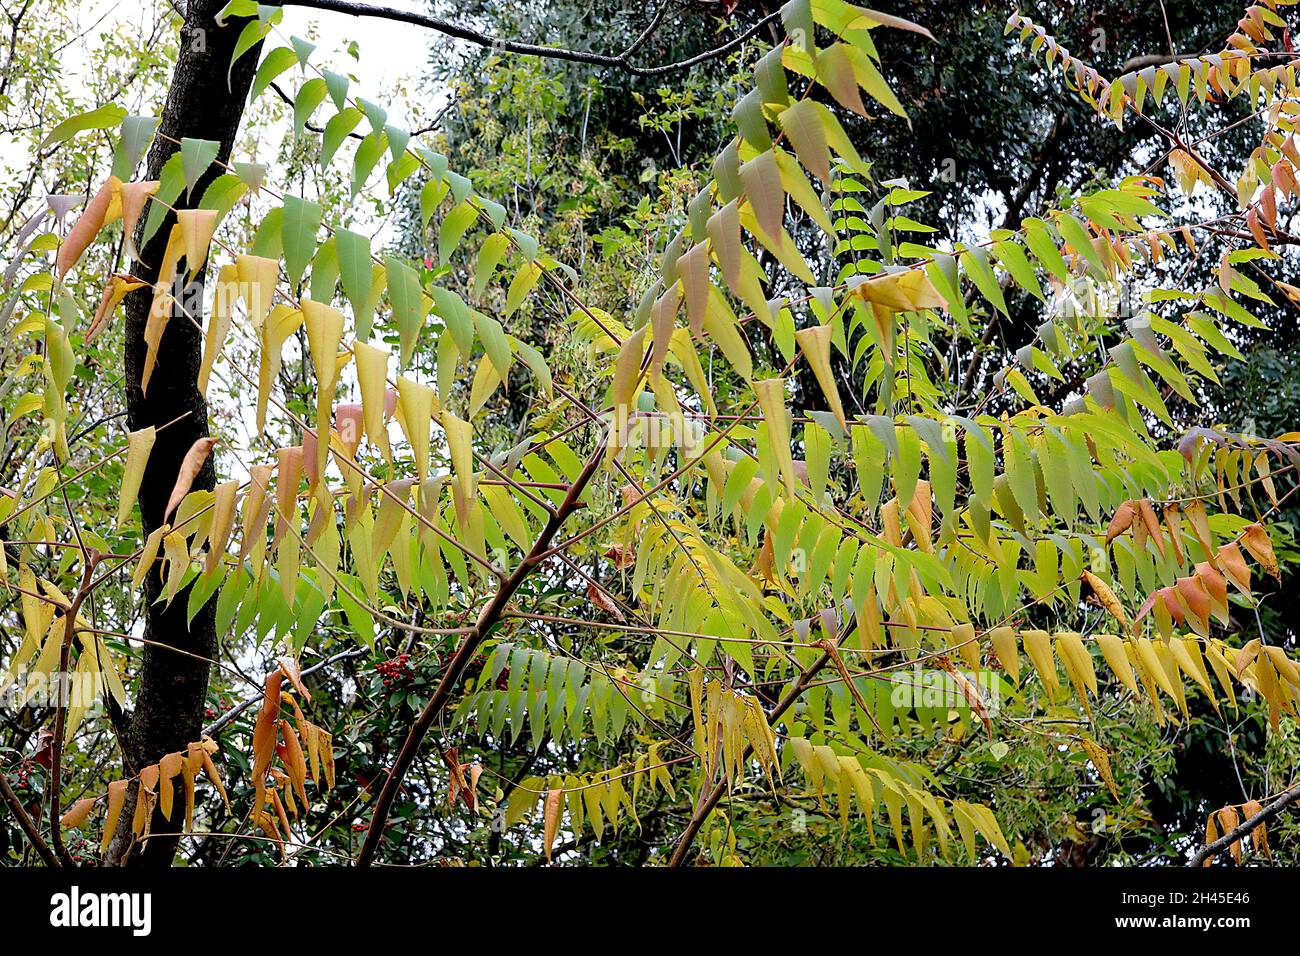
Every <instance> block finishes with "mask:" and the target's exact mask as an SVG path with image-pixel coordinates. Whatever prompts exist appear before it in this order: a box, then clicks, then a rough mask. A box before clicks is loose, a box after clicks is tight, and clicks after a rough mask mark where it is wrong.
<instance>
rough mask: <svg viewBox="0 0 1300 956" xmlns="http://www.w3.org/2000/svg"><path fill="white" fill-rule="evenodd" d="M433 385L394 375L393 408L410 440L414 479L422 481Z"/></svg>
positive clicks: (427, 452)
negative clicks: (395, 390)
mask: <svg viewBox="0 0 1300 956" xmlns="http://www.w3.org/2000/svg"><path fill="white" fill-rule="evenodd" d="M433 403H434V394H433V389H432V388H430V387H429V386H428V385H424V384H422V383H420V382H415V381H412V380H411V379H409V378H407V377H406V376H404V375H399V376H398V377H397V411H398V414H399V416H400V419H401V420H400V422H399V424H401V426H402V431H403V432H404V433H405V435H406V440H407V441H408V442H410V443H411V455H412V457H413V458H414V459H415V475H416V480H417V481H420V482H423V481H424V479H425V478H426V477H427V475H428V473H429V425H430V423H431V422H432V420H433Z"/></svg>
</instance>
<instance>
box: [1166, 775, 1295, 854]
mask: <svg viewBox="0 0 1300 956" xmlns="http://www.w3.org/2000/svg"><path fill="white" fill-rule="evenodd" d="M1297 800H1300V784H1298V785H1296V786H1294V787H1292V788H1291V789H1290V790H1288V791H1287V792H1286V793H1284V794H1282V796H1280V797H1278V798H1277V799H1276V800H1274V801H1273V802H1272V803H1270V804H1269V805H1268V806H1266V807H1265V808H1264V809H1263V810H1261V811H1259V813H1257V814H1255V815H1254V816H1253V817H1251V818H1250V819H1248V820H1245V821H1243V822H1242V824H1241V825H1240V826H1238V827H1236V828H1235V829H1233V830H1229V831H1228V832H1227V833H1225V834H1224V835H1223V836H1221V837H1219V839H1217V840H1215V841H1214V842H1213V843H1207V844H1206V845H1205V846H1203V847H1201V848H1200V849H1199V850H1197V851H1196V853H1195V854H1193V856H1192V859H1191V862H1190V863H1188V864H1187V865H1188V866H1189V867H1198V866H1202V865H1204V863H1205V861H1206V860H1208V859H1209V858H1210V857H1212V856H1217V855H1218V854H1219V853H1221V852H1223V851H1224V850H1226V849H1227V848H1228V847H1230V846H1232V844H1234V843H1236V842H1237V841H1238V840H1240V839H1241V838H1242V837H1244V836H1246V835H1247V834H1248V833H1250V832H1251V831H1253V830H1254V829H1255V828H1256V827H1258V826H1260V825H1262V824H1265V823H1267V822H1268V821H1269V820H1272V819H1273V818H1274V817H1275V816H1277V815H1278V814H1279V813H1281V812H1282V811H1283V810H1285V809H1286V808H1287V807H1289V806H1290V805H1291V804H1293V803H1295V802H1296V801H1297Z"/></svg>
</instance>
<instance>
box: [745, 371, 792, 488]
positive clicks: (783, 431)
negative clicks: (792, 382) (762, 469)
mask: <svg viewBox="0 0 1300 956" xmlns="http://www.w3.org/2000/svg"><path fill="white" fill-rule="evenodd" d="M754 395H755V396H756V397H757V398H758V405H759V408H761V409H762V411H763V420H764V421H765V422H766V423H767V440H768V442H769V444H770V445H771V447H772V455H773V457H774V458H775V459H776V462H777V464H778V467H779V468H780V469H781V480H782V482H783V483H784V485H785V490H786V494H788V495H790V496H791V497H793V496H794V479H795V475H794V455H793V454H792V453H791V451H790V412H789V410H788V409H787V408H786V404H785V379H783V378H767V379H763V380H761V381H758V382H755V383H754Z"/></svg>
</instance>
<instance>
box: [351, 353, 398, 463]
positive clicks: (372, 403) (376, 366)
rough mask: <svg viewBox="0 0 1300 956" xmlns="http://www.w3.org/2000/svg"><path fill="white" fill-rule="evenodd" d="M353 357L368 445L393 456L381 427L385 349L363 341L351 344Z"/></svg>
mask: <svg viewBox="0 0 1300 956" xmlns="http://www.w3.org/2000/svg"><path fill="white" fill-rule="evenodd" d="M352 356H353V358H355V359H356V363H357V384H358V385H359V386H360V387H361V410H362V416H363V418H364V420H365V426H366V436H367V437H368V438H369V439H370V442H371V444H373V445H374V446H375V447H376V448H378V449H379V450H380V451H382V452H383V454H384V457H385V458H388V457H391V456H392V452H391V451H390V450H389V447H388V430H387V429H386V428H385V427H384V402H385V393H386V392H387V390H388V357H389V353H388V350H387V349H381V348H376V347H375V346H373V345H369V344H367V343H365V342H354V343H353V344H352Z"/></svg>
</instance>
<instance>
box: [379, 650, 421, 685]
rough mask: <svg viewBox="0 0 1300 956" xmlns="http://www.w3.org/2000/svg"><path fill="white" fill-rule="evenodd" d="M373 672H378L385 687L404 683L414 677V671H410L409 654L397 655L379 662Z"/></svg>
mask: <svg viewBox="0 0 1300 956" xmlns="http://www.w3.org/2000/svg"><path fill="white" fill-rule="evenodd" d="M375 670H376V671H378V672H379V676H380V677H381V678H382V679H383V681H384V686H385V687H391V686H392V685H393V684H398V683H404V682H406V681H408V680H410V679H411V678H412V677H414V676H415V671H413V670H411V655H410V654H398V655H397V656H396V657H394V658H391V659H389V660H386V661H380V662H379V663H378V664H376V665H375Z"/></svg>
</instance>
